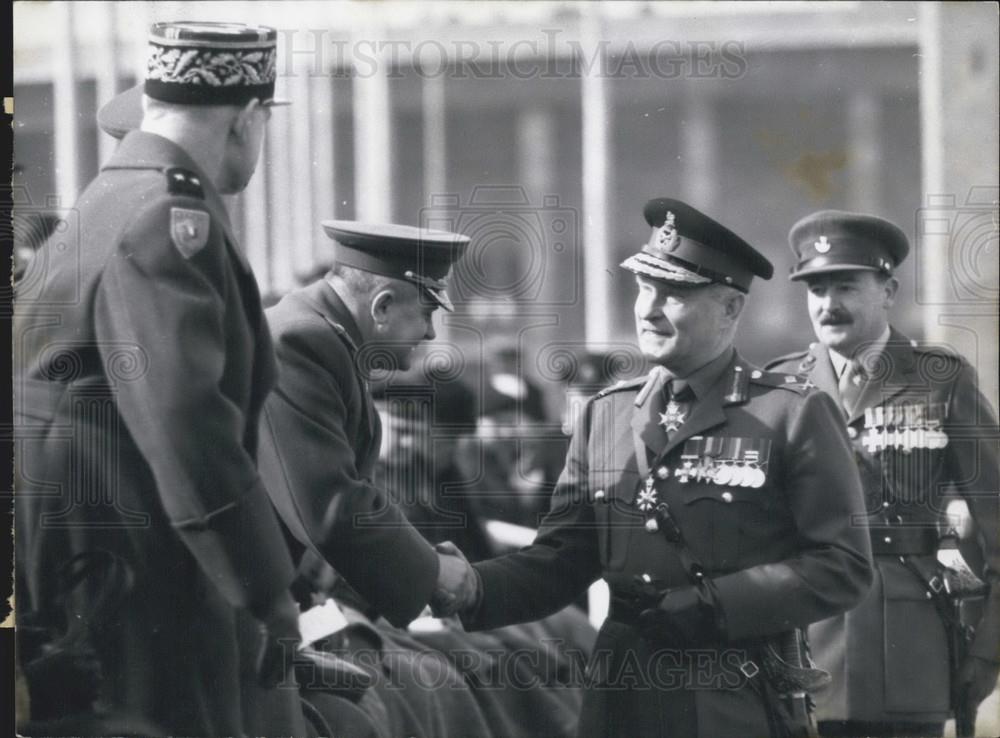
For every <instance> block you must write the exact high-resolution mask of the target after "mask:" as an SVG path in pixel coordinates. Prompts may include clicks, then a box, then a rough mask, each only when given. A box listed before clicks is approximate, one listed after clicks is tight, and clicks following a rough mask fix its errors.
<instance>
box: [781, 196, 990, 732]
mask: <svg viewBox="0 0 1000 738" xmlns="http://www.w3.org/2000/svg"><path fill="white" fill-rule="evenodd" d="M788 240H789V244H790V245H791V248H792V252H793V253H794V254H795V258H796V260H797V263H796V265H795V268H794V270H793V271H792V274H791V279H792V280H795V281H800V282H804V283H805V287H806V307H807V310H808V311H809V317H810V319H811V320H812V324H813V329H814V331H815V334H816V338H817V341H816V342H814V343H812V344H810V346H809V348H808V349H806V350H804V351H800V352H797V353H794V354H790V355H788V356H783V357H780V358H778V359H775V360H774V361H773V362H771V364H770V365H769V368H770V369H771V370H773V371H780V372H792V373H798V374H802V375H805V376H807V377H808V379H809V381H810V383H812V384H815V385H816V386H817V387H819V388H820V389H821V390H822V391H823V392H825V393H826V394H827V395H829V396H830V397H831V398H833V399H834V400H835V401H836V402H837V404H838V405H839V406H840V407H841V409H842V413H841V415H840V418H839V420H840V421H841V422H842V423H843V424H844V425H845V427H846V428H847V432H848V435H849V436H850V439H851V445H852V446H853V449H854V458H855V459H856V461H857V465H858V467H859V469H860V471H861V479H862V483H863V485H864V493H865V503H866V505H865V507H866V510H867V516H866V517H867V523H868V525H869V526H870V530H871V543H872V549H873V552H874V554H875V563H876V566H877V576H876V577H875V585H874V586H873V587H872V589H871V591H870V592H869V593H868V596H867V597H866V598H865V599H864V601H863V602H862V603H861V604H860V605H859V606H858V607H857V608H856V609H854V610H850V611H849V612H846V613H843V614H841V615H838V616H836V617H834V618H832V619H830V620H825V621H823V622H820V623H816V624H814V625H813V626H812V627H811V628H810V631H809V634H810V639H811V641H812V648H813V654H814V655H815V657H816V661H817V663H818V664H819V666H821V667H822V668H824V669H827V670H829V671H830V672H831V673H832V674H833V677H834V681H833V684H832V685H831V687H830V688H829V689H828V690H826V691H824V692H823V693H821V694H820V696H819V705H818V710H817V715H818V718H819V721H820V724H819V727H820V731H821V732H822V733H823V734H824V735H829V736H861V735H866V736H867V735H874V736H895V735H907V736H918V735H919V736H925V735H926V736H939V735H941V734H942V731H943V730H944V723H945V721H946V720H947V719H948V717H949V714H953V715H954V716H955V717H956V720H957V723H958V730H959V735H972V732H971V730H972V725H973V723H974V716H975V711H976V706H977V705H979V703H980V702H982V700H983V699H985V698H986V697H987V696H988V695H989V694H990V692H992V691H993V690H994V688H995V687H996V683H997V673H998V670H1000V651H998V648H1000V586H998V584H1000V504H998V498H997V489H998V488H1000V463H998V456H997V438H998V435H1000V433H998V429H997V423H996V419H995V415H994V414H993V411H992V409H991V408H990V407H989V404H988V403H987V401H986V399H985V398H984V397H983V395H982V393H981V392H980V391H979V388H978V382H977V378H976V374H975V371H974V370H973V369H972V367H971V366H969V364H968V363H967V362H966V361H965V360H964V359H963V358H961V357H960V356H958V355H957V354H955V353H954V352H953V351H951V350H949V349H946V348H944V347H939V346H920V345H918V344H917V343H916V342H915V341H911V340H910V339H909V338H908V337H907V336H905V335H903V334H902V333H900V332H899V331H898V330H896V329H895V328H893V327H892V326H891V324H890V322H889V312H890V309H891V307H892V305H893V302H894V299H895V297H896V291H897V289H898V287H899V282H898V280H897V279H896V277H895V276H894V271H895V270H896V268H897V267H898V266H899V265H900V263H902V261H903V260H904V259H905V258H906V256H907V254H908V252H909V243H908V241H907V238H906V235H905V234H904V233H903V232H902V231H901V230H900V229H899V228H898V227H897V226H895V225H894V224H892V223H890V222H888V221H886V220H883V219H881V218H877V217H875V216H870V215H863V214H857V213H846V212H841V211H835V210H825V211H819V212H816V213H812V214H810V215H808V216H806V217H804V218H803V219H802V220H800V221H799V222H798V223H796V224H795V225H794V226H793V227H792V229H791V231H790V233H789V236H788ZM949 493H957V494H958V495H959V496H960V497H961V498H962V499H964V500H965V503H966V505H967V506H968V509H969V511H970V512H971V514H972V518H973V520H974V521H975V523H976V528H977V529H978V536H977V537H978V544H979V547H980V550H981V554H980V555H979V556H976V557H972V556H970V559H973V560H976V559H978V560H979V561H981V562H985V568H984V569H980V571H979V574H980V575H982V576H983V577H984V579H985V580H986V582H985V584H983V583H982V582H978V583H973V584H971V585H970V584H968V583H965V582H963V581H962V580H961V579H960V578H959V577H958V576H957V571H955V570H950V569H948V568H946V567H944V566H942V565H941V564H940V563H939V562H938V556H939V548H941V533H946V534H949V535H948V537H949V538H952V539H954V538H957V537H958V536H957V533H955V532H954V531H952V532H950V533H949V531H948V528H949V527H950V525H951V523H950V522H949V520H948V517H947V501H948V498H947V497H946V495H948V494H949ZM972 579H975V577H972ZM979 585H982V586H979ZM984 590H985V592H984ZM984 593H985V599H984V602H983V607H982V608H981V612H982V614H981V616H980V617H979V618H978V621H977V622H976V623H975V634H974V637H972V638H969V637H968V636H969V635H970V633H969V632H968V631H967V629H966V628H965V627H964V626H963V623H962V622H960V618H959V612H960V611H961V609H962V608H961V598H962V597H963V596H967V595H972V594H978V595H983V594H984Z"/></svg>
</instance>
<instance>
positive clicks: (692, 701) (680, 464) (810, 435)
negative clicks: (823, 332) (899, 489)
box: [469, 354, 871, 736]
mask: <svg viewBox="0 0 1000 738" xmlns="http://www.w3.org/2000/svg"><path fill="white" fill-rule="evenodd" d="M661 386H662V375H661V374H660V373H658V372H657V371H655V370H654V372H653V374H651V375H650V378H649V379H648V380H646V382H645V383H643V382H634V383H627V384H624V385H622V386H620V387H617V388H612V389H610V390H606V391H604V392H602V393H599V394H598V395H597V396H596V397H595V398H594V399H592V400H591V401H590V402H589V403H588V404H587V406H586V409H585V412H583V413H581V418H580V420H579V423H578V425H577V427H576V428H575V430H574V433H573V437H572V440H571V442H570V449H569V452H568V456H567V461H566V466H565V468H564V470H563V473H562V475H561V477H560V479H559V482H558V484H557V486H556V489H555V491H554V493H553V498H552V504H551V507H550V511H549V513H548V515H547V517H546V518H545V520H544V521H543V523H542V525H541V528H540V529H539V532H538V536H537V538H536V540H535V542H534V543H533V544H532V545H531V546H529V547H527V548H525V549H523V550H521V551H520V552H518V553H515V554H512V555H509V556H505V557H501V558H499V559H494V560H492V561H487V562H482V563H479V564H476V565H475V567H476V569H477V571H478V572H479V574H480V576H481V578H482V583H483V598H482V602H481V606H480V607H479V608H478V610H477V612H476V614H475V616H474V617H472V618H470V619H469V625H470V626H474V627H477V628H490V627H497V626H500V625H503V624H506V623H511V622H521V621H527V620H532V619H535V618H538V617H541V616H543V615H546V614H548V613H551V612H553V611H555V610H556V609H558V608H560V607H562V606H563V605H565V604H566V603H568V602H570V601H571V600H572V599H573V598H575V597H576V596H577V595H579V593H580V592H581V591H583V590H584V589H585V588H586V587H587V586H588V585H589V584H590V583H591V582H593V581H594V580H595V579H597V578H598V577H603V578H604V579H605V580H607V582H608V583H609V585H610V588H611V591H612V596H613V597H614V596H615V594H616V593H617V592H621V591H624V590H627V588H628V587H629V585H630V583H631V582H632V580H633V577H635V576H636V575H642V574H647V575H649V577H650V578H651V579H652V580H653V581H654V582H655V583H656V584H657V586H658V587H660V588H664V589H666V588H675V587H685V586H688V585H689V584H690V579H689V577H688V574H687V571H686V570H685V567H684V566H683V565H682V562H681V560H680V556H679V554H678V551H677V549H676V548H675V547H674V546H673V545H672V544H671V543H670V542H669V541H668V540H667V539H666V537H665V536H664V535H663V534H662V532H661V531H653V532H650V531H649V530H647V529H646V527H645V524H644V523H645V519H646V517H645V515H644V514H643V513H642V512H641V511H640V509H639V507H638V503H639V501H640V499H641V498H640V496H639V494H640V492H644V491H645V490H646V480H645V479H643V478H642V476H641V475H640V473H639V469H640V464H639V463H638V462H637V454H636V452H637V450H639V452H640V453H643V454H645V455H646V457H647V460H648V462H649V464H648V466H649V469H650V470H651V472H652V475H653V479H652V488H653V490H654V492H655V495H656V496H658V498H659V499H662V500H665V501H667V502H668V504H669V505H670V508H671V512H672V515H673V517H674V518H675V520H676V521H677V523H678V525H679V527H680V528H681V530H682V531H683V535H684V537H685V539H686V541H687V543H688V545H689V547H690V548H691V550H693V551H694V553H695V554H696V555H697V556H698V558H699V559H700V560H701V561H702V563H703V564H704V566H705V573H706V576H707V577H708V578H709V579H711V580H712V582H713V583H714V585H715V589H716V592H717V594H718V599H719V603H720V604H721V608H722V611H723V612H722V615H723V617H724V620H725V624H726V630H727V633H728V639H729V641H730V642H733V643H738V642H742V641H745V640H747V639H752V638H755V637H758V636H765V635H768V634H773V633H778V632H782V631H787V630H790V629H793V628H797V627H799V628H801V627H804V626H806V625H808V624H809V623H811V622H814V621H816V620H820V619H822V618H825V617H829V616H830V615H832V614H834V613H837V612H839V611H842V610H844V609H846V608H849V607H851V606H853V605H854V604H855V603H856V602H857V601H858V600H859V599H860V598H861V596H862V595H863V594H864V592H865V591H866V589H867V587H868V586H869V584H870V581H871V568H870V549H869V543H868V540H867V534H866V533H865V532H864V531H863V530H862V529H859V528H856V527H854V526H852V525H851V523H850V520H851V517H852V516H854V515H857V514H858V513H860V511H861V509H862V502H861V492H860V484H859V481H858V476H857V472H856V470H855V469H853V468H852V467H851V464H850V459H851V457H850V450H849V446H848V443H847V438H846V435H845V433H844V430H843V428H842V427H839V425H838V423H837V416H836V412H837V410H836V408H835V407H834V406H833V404H832V402H831V401H830V399H829V398H828V397H826V396H824V395H822V394H821V393H817V392H810V391H807V390H805V389H803V387H802V385H801V384H800V383H798V382H797V380H796V378H795V377H786V376H785V375H775V374H770V373H763V372H760V371H758V370H755V369H754V368H753V367H751V366H750V365H748V364H747V363H746V362H745V361H743V360H742V359H740V358H739V357H738V356H736V355H735V354H734V356H733V358H732V359H731V361H730V363H729V364H728V366H726V367H725V369H724V370H723V371H722V373H721V375H720V376H719V378H718V379H717V380H716V381H715V383H714V384H713V385H712V386H711V387H710V388H709V389H708V391H707V392H705V393H704V396H701V397H699V398H698V399H697V401H696V402H695V403H694V405H693V407H692V408H691V411H690V414H689V416H688V417H687V418H686V419H685V421H684V422H683V423H682V424H681V425H680V427H679V429H678V430H677V431H675V432H674V433H673V434H671V436H670V438H669V440H668V439H667V435H666V433H665V431H664V430H663V428H662V427H661V426H660V425H659V423H658V419H659V414H660V412H662V411H663V399H662V398H663V395H662V392H661ZM636 437H638V438H639V439H640V442H639V444H638V445H637V443H636ZM731 439H742V441H740V442H739V443H737V442H736V441H733V440H731ZM737 446H742V448H743V449H745V450H747V451H749V450H750V449H753V450H754V451H756V452H757V454H758V456H757V468H758V469H760V470H761V471H762V473H763V480H761V479H760V477H757V479H756V482H760V483H759V484H758V485H757V486H756V487H752V486H738V485H731V484H730V485H720V484H716V483H715V482H714V481H712V480H711V479H710V478H709V476H708V475H707V473H706V474H703V475H702V476H701V477H700V478H699V477H698V476H697V475H694V474H686V473H685V463H686V462H688V461H690V462H692V464H693V467H694V468H697V467H699V466H701V467H702V468H703V469H705V470H707V469H708V468H709V467H710V466H712V467H717V466H721V465H722V463H721V462H723V461H726V462H727V463H733V464H735V463H742V462H743V461H744V459H745V458H747V457H740V458H732V459H728V460H727V459H724V458H723V455H724V453H729V452H731V451H732V450H733V449H734V448H736V447H737ZM713 453H714V454H716V455H715V456H714V457H713V456H712V454H713ZM692 454H693V455H692ZM716 462H719V463H716ZM688 471H690V469H688ZM685 479H686V481H683V480H685ZM727 645H728V644H727V643H719V644H716V656H717V658H716V659H715V661H714V662H713V664H714V666H713V667H712V668H711V669H710V671H711V673H712V677H711V678H710V679H709V683H707V684H705V683H696V684H695V686H694V687H692V682H691V681H690V679H689V677H691V676H692V674H691V670H690V669H691V664H690V663H689V662H684V663H680V664H678V663H673V664H669V663H664V662H663V661H662V660H661V661H660V662H659V666H658V667H657V668H659V669H664V668H665V669H667V672H668V673H666V674H664V673H659V676H660V680H659V681H655V682H653V684H652V686H653V689H652V691H650V690H649V689H646V690H645V691H643V690H642V689H635V688H634V687H635V683H634V681H633V682H632V686H631V687H630V688H625V687H627V686H628V685H629V681H628V680H629V678H630V677H629V676H628V675H627V674H629V673H631V674H633V677H632V678H633V680H634V671H635V669H631V670H630V668H629V664H630V663H631V662H630V660H634V659H638V660H639V663H640V666H639V667H638V668H639V669H640V670H641V669H642V668H644V667H643V664H645V665H646V666H648V667H649V668H650V669H652V668H653V667H652V666H650V664H652V663H653V662H651V661H649V659H651V658H654V657H655V654H654V653H652V651H653V648H654V647H653V645H651V644H648V643H646V642H645V641H643V640H642V639H640V638H638V637H637V633H636V631H635V629H634V628H633V627H631V626H630V625H628V624H627V623H624V624H623V623H621V622H617V621H616V619H615V618H614V612H612V617H611V618H609V619H608V621H606V622H605V624H604V626H603V627H602V629H601V633H600V635H599V636H598V641H597V645H596V646H595V657H596V658H598V659H599V658H600V654H601V653H602V651H603V652H605V655H607V653H610V654H611V660H610V662H609V663H603V664H600V663H598V664H597V665H596V668H595V664H593V663H592V666H591V673H590V675H589V678H590V679H592V680H593V683H594V684H595V685H596V686H597V687H598V689H595V690H589V691H588V692H587V696H586V698H585V707H584V714H583V718H582V719H581V732H582V733H583V734H586V735H650V736H656V735H668V734H669V735H703V736H721V735H758V734H760V735H766V734H768V732H769V727H768V723H767V721H766V719H765V715H764V710H763V707H762V702H761V700H760V699H759V697H758V696H757V695H756V694H755V693H754V692H753V691H752V690H751V689H749V688H746V687H747V680H746V679H745V678H741V676H740V674H739V672H738V671H737V666H739V664H733V663H731V664H729V665H728V668H727V665H726V664H725V663H721V662H720V661H719V658H722V654H723V652H724V651H725V649H726V647H727ZM702 652H704V650H703V651H702ZM689 656H691V657H692V658H693V653H692V654H689ZM678 658H681V659H686V658H687V656H685V655H684V654H681V656H679V657H678ZM671 666H672V668H673V671H671ZM678 669H679V670H680V673H681V674H682V675H683V674H686V675H687V676H686V677H685V678H686V679H687V681H685V679H680V681H678V678H676V675H677V673H678ZM654 671H655V670H654ZM644 673H646V674H650V672H649V671H648V670H647V671H646V672H644ZM670 674H673V675H674V677H675V678H671V677H670ZM655 677H656V673H653V675H652V676H650V677H648V678H655ZM698 684H700V686H701V687H704V689H700V688H699V686H698ZM647 686H648V685H647Z"/></svg>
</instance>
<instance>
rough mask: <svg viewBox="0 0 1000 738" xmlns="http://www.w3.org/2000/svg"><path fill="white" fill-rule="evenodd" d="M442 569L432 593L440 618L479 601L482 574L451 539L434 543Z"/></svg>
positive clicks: (470, 607) (466, 608)
mask: <svg viewBox="0 0 1000 738" xmlns="http://www.w3.org/2000/svg"><path fill="white" fill-rule="evenodd" d="M434 550H435V551H437V553H438V562H439V563H440V570H439V572H438V581H437V587H436V588H435V590H434V595H433V596H432V597H431V603H430V604H431V610H432V611H433V612H434V616H435V617H438V618H443V617H448V616H449V615H454V614H456V613H460V612H464V611H466V610H470V609H472V608H474V607H475V606H476V604H477V603H478V602H479V595H480V592H479V575H478V574H476V571H475V569H473V568H472V565H471V564H470V563H469V562H468V560H467V559H466V558H465V555H464V554H463V553H462V552H461V551H459V550H458V547H457V546H456V545H455V544H454V543H452V542H451V541H445V542H444V543H439V544H437V545H436V546H435V547H434Z"/></svg>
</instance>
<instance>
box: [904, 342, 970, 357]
mask: <svg viewBox="0 0 1000 738" xmlns="http://www.w3.org/2000/svg"><path fill="white" fill-rule="evenodd" d="M910 346H911V348H913V350H914V352H915V353H918V354H934V355H935V356H941V357H943V358H947V359H953V360H955V361H965V359H964V358H963V357H962V355H961V354H959V353H958V352H956V351H955V349H953V348H951V347H950V346H942V345H941V344H919V343H917V342H916V341H910Z"/></svg>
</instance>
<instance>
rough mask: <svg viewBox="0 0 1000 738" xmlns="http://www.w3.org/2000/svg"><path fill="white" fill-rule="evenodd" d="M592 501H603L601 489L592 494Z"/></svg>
mask: <svg viewBox="0 0 1000 738" xmlns="http://www.w3.org/2000/svg"><path fill="white" fill-rule="evenodd" d="M594 499H595V500H603V499H604V490H603V489H599V490H597V491H596V492H595V493H594Z"/></svg>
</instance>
